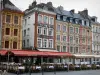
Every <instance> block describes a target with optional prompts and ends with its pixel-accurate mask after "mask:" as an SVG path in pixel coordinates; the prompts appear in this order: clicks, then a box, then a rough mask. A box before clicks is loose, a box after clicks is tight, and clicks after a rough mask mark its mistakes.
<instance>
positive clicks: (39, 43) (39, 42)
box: [38, 39, 41, 48]
mask: <svg viewBox="0 0 100 75" xmlns="http://www.w3.org/2000/svg"><path fill="white" fill-rule="evenodd" d="M38 47H39V48H41V39H38Z"/></svg>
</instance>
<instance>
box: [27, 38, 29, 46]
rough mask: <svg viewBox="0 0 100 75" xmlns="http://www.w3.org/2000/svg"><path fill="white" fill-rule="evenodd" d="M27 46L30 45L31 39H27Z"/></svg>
mask: <svg viewBox="0 0 100 75" xmlns="http://www.w3.org/2000/svg"><path fill="white" fill-rule="evenodd" d="M27 47H29V39H27Z"/></svg>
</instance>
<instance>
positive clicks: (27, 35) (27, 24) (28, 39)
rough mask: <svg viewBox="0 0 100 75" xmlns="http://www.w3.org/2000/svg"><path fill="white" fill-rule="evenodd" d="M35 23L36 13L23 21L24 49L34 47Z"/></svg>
mask: <svg viewBox="0 0 100 75" xmlns="http://www.w3.org/2000/svg"><path fill="white" fill-rule="evenodd" d="M34 23H35V13H34V12H33V13H31V14H29V15H27V16H25V17H24V19H23V29H22V32H23V47H25V48H27V47H34V27H35V26H34Z"/></svg>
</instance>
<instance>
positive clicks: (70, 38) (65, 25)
mask: <svg viewBox="0 0 100 75" xmlns="http://www.w3.org/2000/svg"><path fill="white" fill-rule="evenodd" d="M0 6H1V8H0V10H2V11H1V12H0V47H1V49H12V50H24V49H27V50H39V51H51V52H69V53H71V54H74V55H76V56H78V57H81V55H87V57H88V56H89V55H99V54H100V40H99V39H100V23H99V22H97V17H96V16H89V14H88V10H87V9H84V10H83V11H79V12H78V13H75V10H74V9H72V10H70V11H67V10H64V8H63V7H62V6H58V7H54V6H53V5H52V2H47V3H40V4H37V2H36V1H33V3H32V4H31V5H29V7H28V9H26V10H25V11H24V12H22V11H21V10H20V9H19V8H17V7H16V6H15V5H14V4H13V3H11V2H10V1H9V0H3V1H2V2H1V3H0ZM84 60H85V59H84ZM88 60H89V59H88ZM95 60H98V61H100V57H99V58H97V59H95ZM77 61H78V60H77Z"/></svg>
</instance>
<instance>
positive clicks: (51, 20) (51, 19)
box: [50, 17, 54, 25]
mask: <svg viewBox="0 0 100 75" xmlns="http://www.w3.org/2000/svg"><path fill="white" fill-rule="evenodd" d="M50 24H51V25H54V21H53V18H52V17H50Z"/></svg>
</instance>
